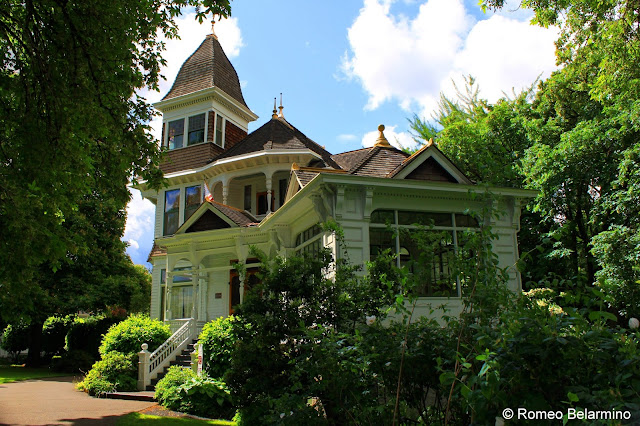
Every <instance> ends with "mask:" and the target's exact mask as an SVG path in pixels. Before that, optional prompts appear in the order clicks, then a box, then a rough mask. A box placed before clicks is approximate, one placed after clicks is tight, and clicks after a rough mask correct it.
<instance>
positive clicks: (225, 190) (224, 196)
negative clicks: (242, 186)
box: [222, 179, 229, 206]
mask: <svg viewBox="0 0 640 426" xmlns="http://www.w3.org/2000/svg"><path fill="white" fill-rule="evenodd" d="M228 196H229V179H224V180H223V181H222V204H224V205H227V206H228V205H229V204H227V198H228Z"/></svg>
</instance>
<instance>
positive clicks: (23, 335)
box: [0, 323, 29, 362]
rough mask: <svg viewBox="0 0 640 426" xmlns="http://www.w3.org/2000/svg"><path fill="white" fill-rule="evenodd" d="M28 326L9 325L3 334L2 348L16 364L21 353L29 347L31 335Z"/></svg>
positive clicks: (0, 344) (0, 343)
mask: <svg viewBox="0 0 640 426" xmlns="http://www.w3.org/2000/svg"><path fill="white" fill-rule="evenodd" d="M27 330H28V328H27V326H25V325H23V324H20V323H18V324H14V325H12V324H9V325H7V327H6V328H5V329H4V331H3V333H2V341H1V342H0V347H2V349H4V350H5V351H7V352H9V354H10V355H11V358H12V359H13V361H14V362H17V361H18V359H19V357H20V352H22V351H24V350H25V349H27V347H28V346H29V334H28V332H27Z"/></svg>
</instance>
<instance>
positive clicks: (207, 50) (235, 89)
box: [162, 34, 248, 108]
mask: <svg viewBox="0 0 640 426" xmlns="http://www.w3.org/2000/svg"><path fill="white" fill-rule="evenodd" d="M214 86H215V87H218V88H219V89H221V90H222V91H223V92H225V93H226V94H227V95H229V96H231V97H232V98H233V99H235V100H236V101H238V102H240V103H241V104H242V105H244V106H245V107H246V106H247V104H246V103H245V101H244V97H243V96H242V89H241V88H240V80H238V74H237V73H236V70H235V68H233V65H231V62H229V58H227V55H225V53H224V50H222V46H221V45H220V42H219V41H218V39H217V38H216V37H215V36H213V35H212V34H209V35H208V36H207V37H206V38H205V39H204V41H203V42H202V44H200V47H198V49H196V51H195V52H193V54H192V55H191V56H189V58H188V59H187V60H186V61H184V64H182V67H180V71H179V72H178V75H177V76H176V79H175V81H174V82H173V86H172V87H171V90H169V93H167V95H166V96H165V97H164V98H163V99H162V100H167V99H172V98H176V97H178V96H182V95H186V94H188V93H193V92H197V91H198V90H203V89H208V88H210V87H214ZM247 108H248V107H247Z"/></svg>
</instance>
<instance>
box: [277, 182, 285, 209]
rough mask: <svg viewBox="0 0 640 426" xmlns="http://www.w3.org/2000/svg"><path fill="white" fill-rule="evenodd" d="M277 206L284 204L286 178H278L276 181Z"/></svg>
mask: <svg viewBox="0 0 640 426" xmlns="http://www.w3.org/2000/svg"><path fill="white" fill-rule="evenodd" d="M278 191H279V192H278V198H279V199H278V202H279V204H278V207H282V205H283V204H284V197H285V195H287V180H286V179H280V180H279V181H278Z"/></svg>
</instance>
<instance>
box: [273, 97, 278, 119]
mask: <svg viewBox="0 0 640 426" xmlns="http://www.w3.org/2000/svg"><path fill="white" fill-rule="evenodd" d="M271 118H278V111H276V98H273V114H272V115H271Z"/></svg>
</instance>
